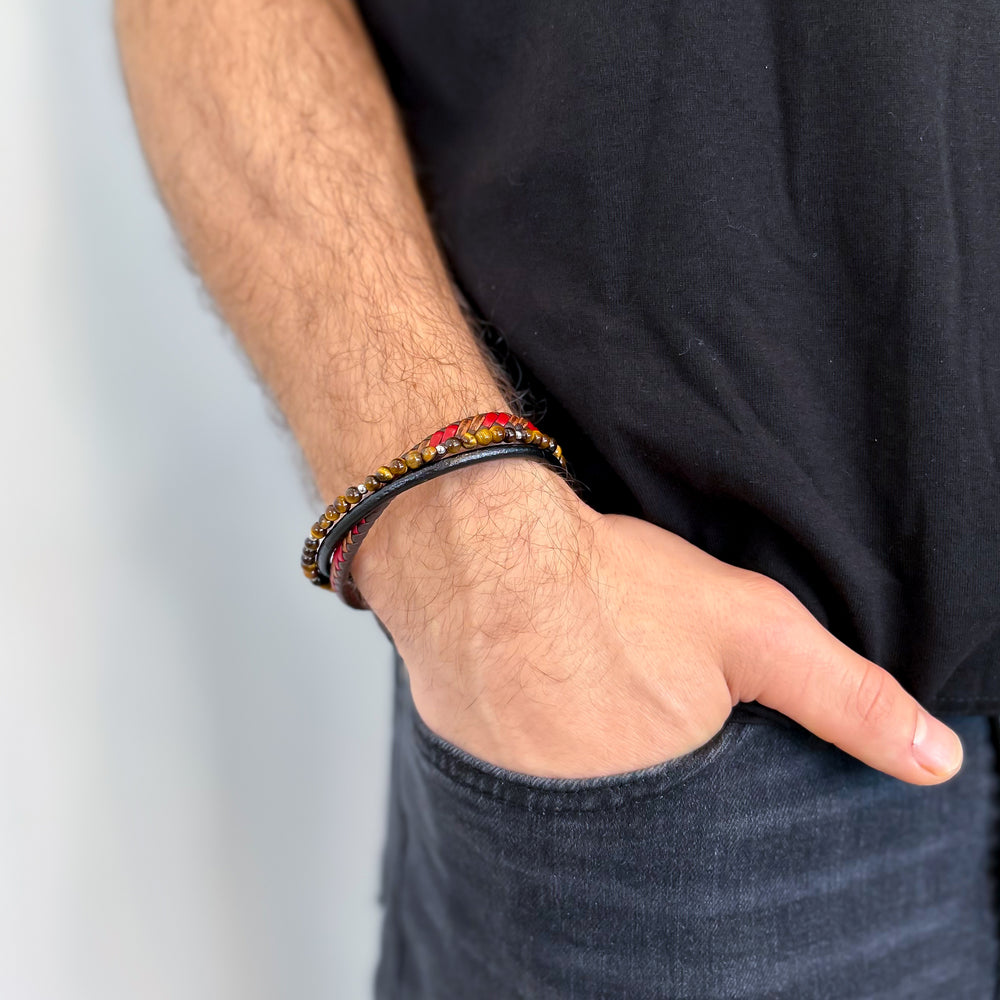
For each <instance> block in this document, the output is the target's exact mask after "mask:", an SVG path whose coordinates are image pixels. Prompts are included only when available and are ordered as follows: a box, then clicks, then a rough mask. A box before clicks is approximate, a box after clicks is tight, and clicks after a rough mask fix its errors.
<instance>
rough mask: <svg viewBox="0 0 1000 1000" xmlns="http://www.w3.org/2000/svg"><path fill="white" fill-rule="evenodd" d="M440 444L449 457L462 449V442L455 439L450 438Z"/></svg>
mask: <svg viewBox="0 0 1000 1000" xmlns="http://www.w3.org/2000/svg"><path fill="white" fill-rule="evenodd" d="M441 443H442V444H443V445H444V447H445V450H446V451H447V452H448V454H449V455H454V454H456V453H457V452H460V451H462V449H463V445H462V442H461V441H459V439H458V438H457V437H450V438H448V439H447V440H445V441H442V442H441Z"/></svg>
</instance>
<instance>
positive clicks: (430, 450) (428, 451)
mask: <svg viewBox="0 0 1000 1000" xmlns="http://www.w3.org/2000/svg"><path fill="white" fill-rule="evenodd" d="M420 457H421V458H422V459H423V460H424V461H425V462H433V461H434V459H435V458H437V448H435V447H433V446H432V445H427V447H426V448H421V450H420Z"/></svg>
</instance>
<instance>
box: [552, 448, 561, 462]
mask: <svg viewBox="0 0 1000 1000" xmlns="http://www.w3.org/2000/svg"><path fill="white" fill-rule="evenodd" d="M552 454H553V455H555V456H556V458H558V459H559V461H560V462H561V461H562V455H563V452H562V445H561V444H557V445H556V450H555V451H554V452H552Z"/></svg>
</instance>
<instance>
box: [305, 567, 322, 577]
mask: <svg viewBox="0 0 1000 1000" xmlns="http://www.w3.org/2000/svg"><path fill="white" fill-rule="evenodd" d="M302 572H303V573H305V575H306V577H307V579H309V580H315V579H316V578H317V577H318V576H319V572H318V571H317V569H316V567H315V566H303V567H302Z"/></svg>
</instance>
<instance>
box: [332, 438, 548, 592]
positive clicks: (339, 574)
mask: <svg viewBox="0 0 1000 1000" xmlns="http://www.w3.org/2000/svg"><path fill="white" fill-rule="evenodd" d="M550 440H551V439H550ZM555 449H556V445H555V442H554V441H552V442H551V447H548V448H539V447H538V446H537V445H535V444H529V443H527V442H519V441H514V442H502V443H498V444H493V445H490V446H488V447H483V448H476V449H474V450H472V451H466V452H459V453H458V454H447V455H442V456H441V457H440V458H438V459H436V460H435V461H433V462H430V463H428V464H426V465H423V466H421V467H420V468H418V469H411V470H409V471H407V472H406V474H405V475H402V476H400V477H399V478H398V479H393V480H392V481H391V482H388V483H385V484H384V485H383V486H382V487H381V488H380V489H379V490H378V492H377V493H370V494H368V495H367V496H365V497H363V498H362V499H361V500H360V501H359V502H358V503H357V504H356V505H355V506H354V507H352V508H351V511H350V516H349V517H342V518H341V519H340V520H339V521H337V522H336V524H335V525H334V526H333V527H332V528H331V529H330V530H329V533H328V534H327V535H326V536H325V537H324V538H323V540H322V541H321V542H320V544H319V547H318V549H317V551H316V574H315V577H314V578H313V582H314V583H315V584H316V585H317V586H320V587H324V586H325V587H328V588H330V589H331V590H334V591H336V592H337V593H339V594H340V596H341V598H342V599H343V600H344V601H345V602H346V603H347V604H348V605H350V606H351V607H352V608H357V609H359V610H368V603H367V602H366V601H365V599H364V598H363V597H362V596H361V593H360V592H359V591H358V588H357V585H356V584H355V582H354V578H353V577H352V576H351V573H350V564H351V562H352V560H353V556H354V553H355V552H356V551H357V549H358V545H359V544H360V542H361V540H362V539H363V538H364V536H365V535H366V534H367V533H368V531H369V530H370V529H371V526H372V524H374V523H375V521H376V520H377V519H378V517H379V515H380V514H381V513H382V511H383V510H385V508H386V507H387V506H388V505H389V503H390V501H391V500H392V499H393V498H394V497H396V496H398V495H399V494H400V493H402V492H403V491H404V490H408V489H410V488H411V487H413V486H419V485H420V484H421V483H423V482H427V481H428V480H431V479H436V478H437V477H438V476H442V475H444V474H445V473H446V472H451V471H452V470H454V469H456V468H459V467H461V466H464V465H472V464H474V463H476V462H489V461H495V460H497V459H501V458H510V457H516V458H530V459H534V460H536V461H542V462H544V461H550V462H551V463H552V464H553V465H554V466H555V467H556V468H558V469H560V470H562V469H564V468H565V464H564V462H563V460H562V457H561V453H560V456H559V457H557V456H556V454H555ZM348 535H352V536H353V537H352V539H351V544H350V545H349V546H346V547H345V555H344V559H343V560H342V562H341V563H340V565H339V566H337V567H335V568H333V567H331V565H330V563H331V559H332V558H333V554H334V552H335V551H336V549H337V546H338V545H339V544H340V542H342V541H343V540H344V539H345V538H346V537H347V536H348Z"/></svg>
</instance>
